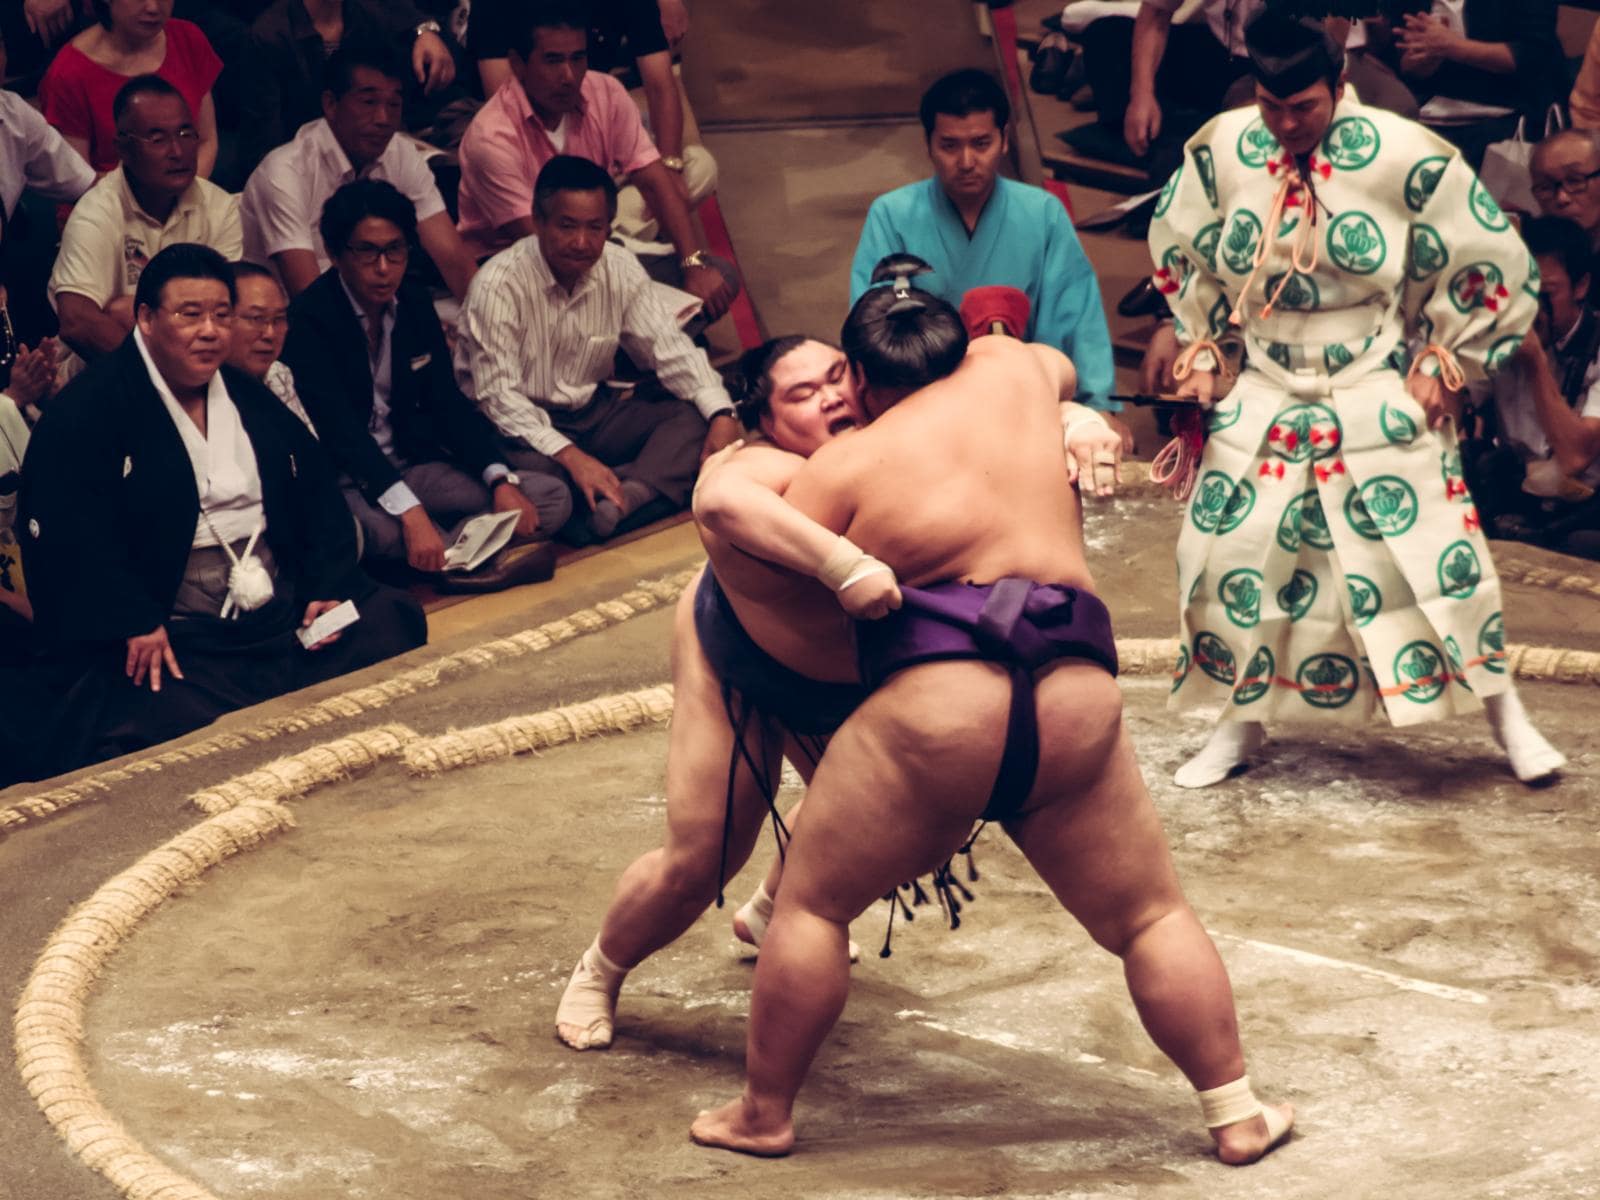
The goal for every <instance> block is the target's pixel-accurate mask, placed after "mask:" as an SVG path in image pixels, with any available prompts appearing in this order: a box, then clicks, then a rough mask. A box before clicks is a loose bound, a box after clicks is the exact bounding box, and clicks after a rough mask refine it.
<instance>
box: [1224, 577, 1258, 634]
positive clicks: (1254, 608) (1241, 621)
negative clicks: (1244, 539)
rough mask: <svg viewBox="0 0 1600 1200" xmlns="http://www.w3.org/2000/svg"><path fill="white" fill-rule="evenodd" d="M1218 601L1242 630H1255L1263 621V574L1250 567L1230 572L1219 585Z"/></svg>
mask: <svg viewBox="0 0 1600 1200" xmlns="http://www.w3.org/2000/svg"><path fill="white" fill-rule="evenodd" d="M1217 599H1219V600H1221V601H1222V607H1223V609H1224V611H1226V612H1227V614H1228V620H1230V621H1232V622H1233V623H1234V624H1235V625H1237V626H1238V627H1239V628H1240V629H1251V628H1254V627H1255V626H1256V625H1257V624H1259V623H1260V621H1261V572H1260V571H1252V570H1251V569H1250V568H1249V567H1240V568H1239V569H1238V570H1236V571H1229V572H1228V573H1227V574H1226V575H1224V576H1223V577H1222V582H1221V583H1220V584H1218V585H1217Z"/></svg>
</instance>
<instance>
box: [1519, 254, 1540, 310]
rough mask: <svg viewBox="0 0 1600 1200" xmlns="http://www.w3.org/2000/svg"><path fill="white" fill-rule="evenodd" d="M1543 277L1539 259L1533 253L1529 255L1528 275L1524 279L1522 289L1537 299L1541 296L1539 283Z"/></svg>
mask: <svg viewBox="0 0 1600 1200" xmlns="http://www.w3.org/2000/svg"><path fill="white" fill-rule="evenodd" d="M1542 278H1543V277H1542V276H1541V275H1540V274H1539V262H1538V260H1537V259H1535V258H1534V257H1533V255H1531V254H1530V255H1528V277H1527V278H1526V279H1524V280H1523V281H1522V290H1523V291H1524V292H1526V293H1527V294H1528V295H1529V296H1531V297H1533V299H1535V300H1537V299H1538V298H1539V283H1540V280H1541V279H1542Z"/></svg>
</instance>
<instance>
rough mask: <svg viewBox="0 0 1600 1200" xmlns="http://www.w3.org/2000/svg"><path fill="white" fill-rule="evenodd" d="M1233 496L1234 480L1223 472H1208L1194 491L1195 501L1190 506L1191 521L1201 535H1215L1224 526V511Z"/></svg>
mask: <svg viewBox="0 0 1600 1200" xmlns="http://www.w3.org/2000/svg"><path fill="white" fill-rule="evenodd" d="M1232 495H1233V480H1232V479H1231V478H1229V477H1228V476H1227V475H1224V474H1223V473H1222V472H1221V471H1207V472H1206V473H1205V474H1204V475H1203V476H1202V477H1201V479H1200V485H1199V486H1198V487H1196V488H1195V489H1194V500H1193V501H1192V502H1191V503H1190V505H1189V519H1190V520H1191V521H1193V522H1194V527H1195V528H1196V529H1198V530H1199V531H1200V532H1201V533H1215V532H1216V531H1217V526H1218V525H1220V524H1222V513H1223V510H1224V509H1226V508H1227V507H1228V498H1229V497H1230V496H1232Z"/></svg>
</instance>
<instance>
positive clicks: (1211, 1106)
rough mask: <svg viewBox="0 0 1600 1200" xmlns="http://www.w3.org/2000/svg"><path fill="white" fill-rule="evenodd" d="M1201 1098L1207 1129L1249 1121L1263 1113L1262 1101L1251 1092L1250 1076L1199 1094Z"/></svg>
mask: <svg viewBox="0 0 1600 1200" xmlns="http://www.w3.org/2000/svg"><path fill="white" fill-rule="evenodd" d="M1197 1095H1199V1097H1200V1117H1201V1119H1202V1120H1203V1121H1204V1122H1205V1124H1206V1128H1207V1129H1217V1128H1220V1127H1221V1126H1223V1125H1232V1124H1234V1123H1235V1122H1237V1121H1248V1120H1249V1119H1250V1118H1251V1117H1254V1116H1256V1115H1258V1114H1259V1113H1260V1112H1261V1101H1259V1100H1257V1099H1256V1094H1255V1092H1253V1091H1251V1090H1250V1076H1248V1075H1241V1076H1239V1078H1237V1079H1235V1080H1234V1081H1233V1082H1232V1083H1225V1084H1223V1085H1222V1086H1221V1087H1214V1088H1211V1089H1210V1090H1209V1091H1204V1092H1199V1093H1197Z"/></svg>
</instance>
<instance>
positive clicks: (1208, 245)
mask: <svg viewBox="0 0 1600 1200" xmlns="http://www.w3.org/2000/svg"><path fill="white" fill-rule="evenodd" d="M1221 240H1222V222H1221V221H1213V222H1211V224H1209V225H1202V226H1201V227H1200V232H1199V233H1197V234H1195V235H1194V249H1195V253H1196V254H1198V255H1200V257H1201V258H1203V259H1205V260H1206V268H1207V269H1208V270H1209V271H1211V273H1212V274H1213V275H1214V274H1216V271H1217V243H1218V242H1220V241H1221Z"/></svg>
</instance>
